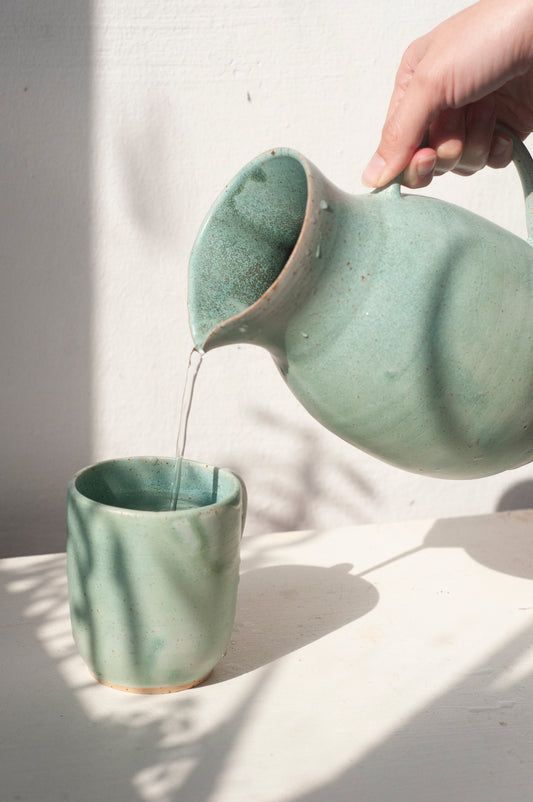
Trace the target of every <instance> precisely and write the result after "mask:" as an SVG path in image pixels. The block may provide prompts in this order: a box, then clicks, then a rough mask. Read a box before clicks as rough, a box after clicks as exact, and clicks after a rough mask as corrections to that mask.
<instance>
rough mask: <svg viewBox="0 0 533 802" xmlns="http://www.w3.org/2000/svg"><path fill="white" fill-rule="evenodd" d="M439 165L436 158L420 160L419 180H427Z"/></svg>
mask: <svg viewBox="0 0 533 802" xmlns="http://www.w3.org/2000/svg"><path fill="white" fill-rule="evenodd" d="M436 164H437V157H436V156H429V157H428V158H427V159H420V161H419V162H418V163H417V165H416V174H417V176H418V177H419V178H426V177H427V176H428V175H429V174H430V173H432V172H433V170H434V169H435V165H436Z"/></svg>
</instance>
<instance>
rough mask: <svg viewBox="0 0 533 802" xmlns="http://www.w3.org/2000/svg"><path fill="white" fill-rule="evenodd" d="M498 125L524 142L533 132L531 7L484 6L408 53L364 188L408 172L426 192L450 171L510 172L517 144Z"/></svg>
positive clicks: (494, 1)
mask: <svg viewBox="0 0 533 802" xmlns="http://www.w3.org/2000/svg"><path fill="white" fill-rule="evenodd" d="M496 121H499V122H502V123H504V124H505V125H507V126H508V127H509V128H512V129H513V130H514V131H515V132H516V133H517V134H518V136H520V137H521V138H522V139H524V138H525V137H526V136H527V135H528V134H530V133H531V132H532V131H533V2H532V1H531V0H480V1H479V2H478V3H476V4H475V5H473V6H470V7H469V8H466V9H465V10H464V11H461V12H459V13H458V14H456V15H455V16H453V17H450V18H449V19H447V20H445V21H444V22H442V23H441V24H440V25H438V26H437V27H436V28H434V30H432V31H430V32H429V33H428V34H426V35H425V36H422V37H421V38H420V39H416V40H415V41H414V42H413V43H412V44H411V45H410V46H409V47H408V48H407V50H406V51H405V53H404V55H403V58H402V61H401V63H400V67H399V69H398V72H397V74H396V81H395V85H394V90H393V93H392V97H391V100H390V104H389V109H388V112H387V117H386V120H385V125H384V127H383V131H382V135H381V142H380V144H379V147H378V149H377V151H376V153H375V154H374V156H373V157H372V159H371V161H370V163H369V165H368V166H367V168H366V170H365V172H364V173H363V182H364V183H365V184H366V185H367V186H371V187H382V186H385V185H386V184H388V183H389V182H390V181H392V179H393V178H396V176H398V175H399V174H400V173H401V172H402V171H403V178H402V183H403V184H405V185H406V186H409V187H412V188H419V187H425V186H427V185H428V184H429V183H430V182H431V180H432V178H433V176H434V175H441V174H442V173H445V172H448V171H449V170H451V171H452V172H454V173H458V174H459V175H472V174H473V173H475V172H476V171H477V170H480V169H482V168H483V167H484V166H485V165H486V164H488V165H489V166H490V167H496V168H497V167H505V166H506V165H507V164H509V162H510V161H511V158H512V153H513V144H512V140H511V139H510V137H509V136H507V135H505V134H504V133H502V132H500V131H497V130H495V125H496ZM426 136H427V147H425V146H424V147H421V143H422V140H423V139H424V137H426ZM424 144H425V143H424Z"/></svg>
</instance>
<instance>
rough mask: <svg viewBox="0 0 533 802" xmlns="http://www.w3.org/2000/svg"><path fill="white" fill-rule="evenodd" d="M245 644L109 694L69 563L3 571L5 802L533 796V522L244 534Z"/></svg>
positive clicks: (531, 518)
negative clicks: (82, 644)
mask: <svg viewBox="0 0 533 802" xmlns="http://www.w3.org/2000/svg"><path fill="white" fill-rule="evenodd" d="M242 569H243V573H242V579H241V586H240V601H239V610H238V616H237V624H236V627H235V631H234V635H233V641H232V645H231V648H230V650H229V651H228V654H227V656H226V658H225V659H224V660H223V661H222V663H221V664H220V665H219V666H218V668H217V669H216V670H215V673H214V675H213V676H212V678H211V680H210V682H209V683H208V684H207V685H205V686H203V687H200V688H196V689H194V690H191V691H186V692H184V693H181V694H174V695H170V696H155V697H154V696H134V695H129V694H123V693H120V692H118V691H114V690H111V689H109V688H104V687H102V686H100V685H97V684H95V683H94V682H93V681H92V680H91V678H90V676H89V675H88V672H87V670H86V669H85V667H84V665H83V663H82V662H81V660H80V658H79V657H78V656H77V654H76V652H75V649H74V645H73V642H72V639H71V635H70V629H69V622H68V614H67V607H66V583H65V562H64V555H63V554H56V555H48V556H39V557H22V558H15V559H8V560H3V561H2V562H0V588H1V589H0V598H1V601H0V638H1V640H0V672H1V673H0V799H1V800H2V802H11V800H22V801H23V802H62V801H63V800H69V802H135V801H136V800H143V802H144V801H145V800H146V802H151V801H154V802H174V801H177V800H179V802H208V801H209V802H304V801H305V802H352V801H355V800H357V802H359V801H360V802H450V800H456V802H529V800H531V799H533V512H512V513H500V514H496V515H490V516H480V517H472V518H460V519H449V520H438V521H429V522H428V521H426V522H414V523H413V522H409V523H403V524H388V525H380V526H377V525H375V526H374V525H373V526H358V527H347V528H343V529H336V530H332V531H324V532H308V533H304V532H292V533H285V534H282V533H277V534H272V535H265V536H262V537H259V536H258V537H252V538H246V537H245V539H244V541H243V565H242Z"/></svg>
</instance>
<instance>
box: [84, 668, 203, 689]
mask: <svg viewBox="0 0 533 802" xmlns="http://www.w3.org/2000/svg"><path fill="white" fill-rule="evenodd" d="M210 674H211V671H210V672H209V674H206V675H205V677H201V678H200V679H195V680H193V682H189V683H187V684H186V685H161V686H159V687H155V688H142V687H136V686H135V685H117V684H116V683H115V682H108V681H107V680H105V679H100V678H99V677H96V676H95V675H94V674H92V675H91V676H92V677H93V678H94V679H95V680H96V682H99V683H100V685H105V686H106V688H113V690H115V691H123V692H124V693H144V694H156V693H178V692H179V691H188V690H189V689H190V688H196V686H197V685H201V684H202V682H205V681H206V679H207V678H208V677H209V676H210Z"/></svg>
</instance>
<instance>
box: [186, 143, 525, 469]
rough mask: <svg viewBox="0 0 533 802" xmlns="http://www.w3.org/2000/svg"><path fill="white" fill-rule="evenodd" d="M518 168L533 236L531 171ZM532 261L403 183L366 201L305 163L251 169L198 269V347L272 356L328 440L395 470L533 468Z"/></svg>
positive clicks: (193, 284)
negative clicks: (258, 349)
mask: <svg viewBox="0 0 533 802" xmlns="http://www.w3.org/2000/svg"><path fill="white" fill-rule="evenodd" d="M514 152H515V156H514V160H515V163H516V166H517V168H518V171H519V173H520V177H521V179H522V183H523V187H524V192H525V195H526V207H527V214H528V227H529V233H530V235H531V231H532V226H533V223H532V221H533V216H532V215H533V210H532V208H531V205H532V194H531V193H532V188H533V162H532V160H531V157H530V155H529V153H528V151H527V149H526V148H525V146H524V145H523V144H522V143H521V142H519V141H518V140H516V139H515V143H514ZM532 271H533V251H532V250H531V246H530V245H529V244H528V243H527V242H525V241H523V240H521V239H520V238H518V237H516V236H514V235H513V234H511V233H509V232H508V231H505V230H504V229H502V228H499V227H498V226H496V225H494V224H492V223H491V222H489V221H487V220H484V219H483V218H481V217H479V216H477V215H475V214H472V213H471V212H468V211H466V210H464V209H461V208H459V207H457V206H454V205H452V204H449V203H445V202H443V201H439V200H436V199H434V198H429V197H424V196H421V195H409V194H402V193H401V191H400V186H399V184H398V183H394V184H392V185H390V186H389V187H387V188H385V189H384V190H381V191H376V192H373V193H370V194H367V195H363V196H351V195H348V194H346V193H344V192H341V191H340V190H339V189H337V188H336V187H334V186H333V185H332V184H331V183H330V182H329V181H327V179H325V178H324V176H322V175H321V173H320V172H319V171H318V170H317V169H316V167H314V165H312V164H311V163H310V162H309V161H308V160H307V159H305V158H304V157H303V156H301V155H300V154H298V153H296V152H294V151H291V150H288V149H283V148H282V149H279V150H273V151H269V152H268V153H265V154H263V155H262V156H259V157H258V158H257V159H255V160H254V161H253V162H251V163H250V164H248V165H247V166H246V167H245V168H244V169H243V170H242V171H241V172H240V173H239V174H238V175H237V176H236V178H234V180H233V181H232V182H231V183H230V184H229V185H228V187H227V188H226V190H225V191H224V192H223V193H222V195H221V196H220V197H219V198H218V200H217V201H216V203H215V204H214V206H213V208H212V209H211V211H210V212H209V214H208V216H207V218H206V220H205V222H204V225H203V226H202V229H201V230H200V233H199V235H198V237H197V240H196V243H195V245H194V248H193V251H192V255H191V260H190V281H189V312H190V322H191V329H192V333H193V338H194V341H195V343H196V345H197V346H198V347H203V349H204V350H205V351H209V350H210V349H213V348H217V347H219V346H222V345H228V344H231V343H238V342H250V343H255V344H257V345H260V346H263V347H264V348H267V349H268V350H269V351H270V352H271V354H272V355H273V357H274V359H275V361H276V363H277V365H278V367H279V369H280V371H281V373H282V375H283V377H284V379H285V381H286V382H287V384H288V385H289V387H290V388H291V390H292V391H293V392H294V394H295V395H296V396H297V398H298V399H299V400H300V401H301V402H302V404H303V405H304V406H305V407H306V408H307V410H308V411H309V412H310V413H311V414H312V415H314V417H315V418H316V419H317V420H318V421H320V422H321V423H322V424H324V426H326V427H327V428H329V429H331V431H333V432H335V433H336V434H338V435H339V436H340V437H342V438H344V439H345V440H347V441H348V442H350V443H353V444H354V445H356V446H358V447H359V448H361V449H363V450H364V451H367V452H368V453H370V454H373V455H374V456H376V457H379V458H380V459H382V460H385V461H387V462H389V463H392V464H393V465H397V466H399V467H402V468H406V469H408V470H411V471H415V472H420V473H424V474H430V475H434V476H440V477H455V478H474V477H479V476H486V475H489V474H492V473H496V472H498V471H501V470H504V469H507V468H513V467H516V466H518V465H522V464H524V463H527V462H529V461H531V459H532V458H533V272H532Z"/></svg>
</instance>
